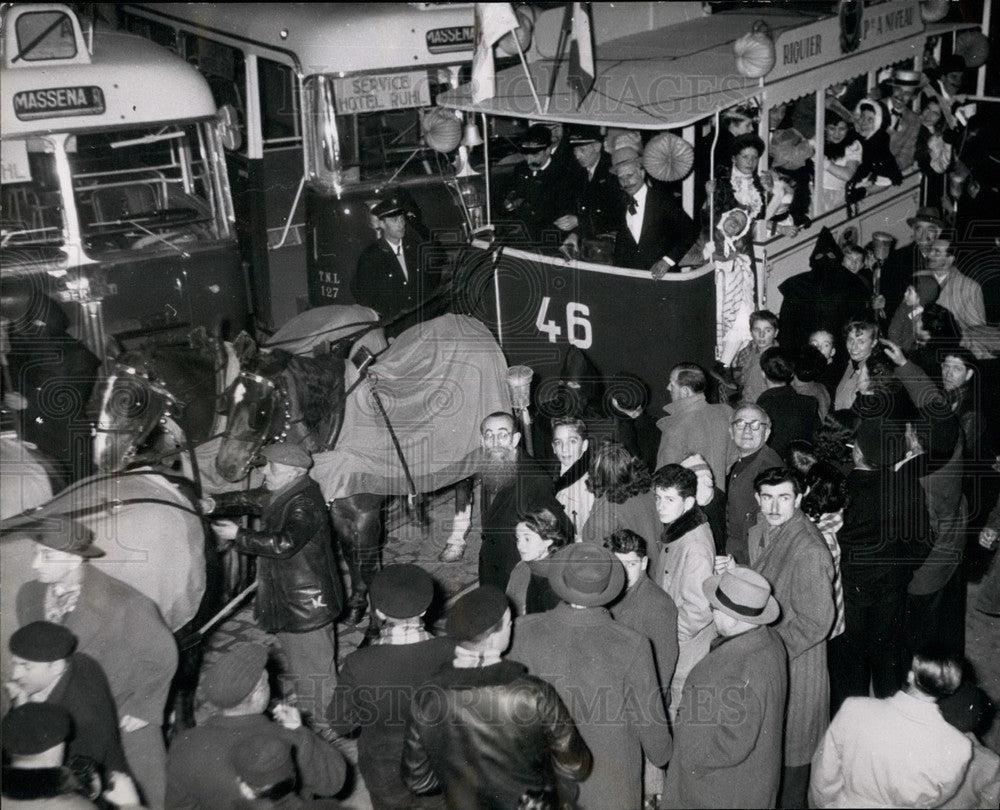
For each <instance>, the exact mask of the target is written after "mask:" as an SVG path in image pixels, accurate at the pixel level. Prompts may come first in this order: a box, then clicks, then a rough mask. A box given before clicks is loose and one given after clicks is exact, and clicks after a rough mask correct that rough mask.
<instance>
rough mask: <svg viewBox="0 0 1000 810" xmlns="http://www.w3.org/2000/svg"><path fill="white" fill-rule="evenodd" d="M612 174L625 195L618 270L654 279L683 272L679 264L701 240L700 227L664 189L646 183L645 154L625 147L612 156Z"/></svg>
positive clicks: (617, 245)
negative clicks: (630, 270) (647, 274)
mask: <svg viewBox="0 0 1000 810" xmlns="http://www.w3.org/2000/svg"><path fill="white" fill-rule="evenodd" d="M611 171H612V173H614V174H615V175H617V176H618V182H619V184H620V185H621V187H622V191H624V192H625V207H624V210H623V211H622V215H621V217H620V219H619V220H618V235H617V237H616V238H615V257H614V265H615V267H631V268H634V269H637V270H649V271H650V272H651V273H652V275H653V278H654V279H659V278H663V276H665V275H666V274H667V273H669V272H676V271H678V270H680V267H679V263H680V260H681V259H683V258H684V255H685V254H686V253H687V252H688V250H690V248H691V246H692V245H693V244H694V242H695V240H696V239H697V238H698V226H697V225H695V223H694V220H692V219H691V217H689V216H688V215H687V212H685V211H684V209H683V208H681V207H680V206H679V205H678V204H677V203H676V202H674V200H673V198H672V197H671V196H670V194H669V193H668V192H667V191H666V190H664V188H663V187H662V186H658V185H651V184H650V183H649V181H648V180H647V179H646V170H645V168H643V165H642V154H641V153H640V152H639V150H638V149H636V148H635V147H634V146H622V147H619V148H618V149H615V151H614V152H613V153H612V155H611Z"/></svg>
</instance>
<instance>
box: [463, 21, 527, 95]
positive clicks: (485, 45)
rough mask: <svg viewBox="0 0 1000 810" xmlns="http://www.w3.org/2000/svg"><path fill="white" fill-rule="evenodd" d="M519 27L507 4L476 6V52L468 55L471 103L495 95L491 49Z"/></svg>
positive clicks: (494, 76) (494, 73) (494, 75)
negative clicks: (469, 61) (470, 55)
mask: <svg viewBox="0 0 1000 810" xmlns="http://www.w3.org/2000/svg"><path fill="white" fill-rule="evenodd" d="M519 25H520V21H519V20H518V19H517V15H516V14H515V13H514V8H513V7H512V6H511V4H510V3H476V50H475V52H474V53H473V55H472V101H473V103H479V102H480V101H485V100H486V99H488V98H493V96H495V95H496V71H495V68H494V66H493V46H494V45H495V44H496V43H497V41H498V40H499V39H500V38H501V37H502V36H503V35H504V34H506V33H508V32H510V31H513V30H514V29H515V28H517V27H518V26H519Z"/></svg>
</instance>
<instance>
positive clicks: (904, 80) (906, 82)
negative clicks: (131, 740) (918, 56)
mask: <svg viewBox="0 0 1000 810" xmlns="http://www.w3.org/2000/svg"><path fill="white" fill-rule="evenodd" d="M923 80H924V75H923V74H922V73H921V72H920V71H919V70H900V69H896V70H894V71H893V72H892V77H891V78H890V79H889V84H894V85H896V87H920V85H921V84H922V83H923Z"/></svg>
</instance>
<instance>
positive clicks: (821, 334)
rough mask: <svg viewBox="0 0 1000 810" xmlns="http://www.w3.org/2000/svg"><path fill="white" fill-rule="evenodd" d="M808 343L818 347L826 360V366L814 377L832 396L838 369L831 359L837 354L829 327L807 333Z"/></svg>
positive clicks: (837, 380)
mask: <svg viewBox="0 0 1000 810" xmlns="http://www.w3.org/2000/svg"><path fill="white" fill-rule="evenodd" d="M809 345H810V346H813V347H815V348H816V349H818V350H819V353H820V354H822V355H823V357H824V359H825V360H826V366H825V367H824V369H823V371H822V372H821V373H820V375H819V376H818V377H817V378H816V379H817V381H818V382H821V383H823V385H825V386H826V390H827V391H829V392H830V397H831V398H832V397H833V395H834V394H835V393H836V391H837V383H839V382H840V369H839V368H838V367H837V364H836V363H835V362H834V360H833V358H834V356H835V355H836V354H837V339H836V338H835V337H834V336H833V332H831V331H830V330H829V329H817V330H816V331H815V332H813V333H812V334H811V335H809Z"/></svg>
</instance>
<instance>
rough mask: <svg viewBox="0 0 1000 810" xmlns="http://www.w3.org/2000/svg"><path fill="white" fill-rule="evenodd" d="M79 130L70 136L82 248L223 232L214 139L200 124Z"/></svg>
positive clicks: (110, 248) (160, 242) (117, 247)
mask: <svg viewBox="0 0 1000 810" xmlns="http://www.w3.org/2000/svg"><path fill="white" fill-rule="evenodd" d="M204 126H208V124H191V125H188V126H186V127H175V126H164V127H158V128H156V129H136V130H124V131H115V132H113V133H108V132H103V133H94V134H80V135H77V136H74V137H72V138H70V139H68V141H67V147H66V148H67V152H68V153H69V154H68V157H69V162H70V169H71V172H72V176H73V191H74V196H75V199H76V205H77V209H78V211H79V216H80V225H81V232H82V236H83V240H84V246H85V247H86V248H87V250H88V251H89V252H91V253H93V254H102V253H107V252H114V251H121V250H129V249H136V248H147V247H156V248H166V247H167V244H166V243H171V244H173V243H175V242H194V241H198V240H203V239H211V238H218V237H219V234H220V223H219V218H218V214H217V213H216V212H214V210H213V196H212V192H211V174H210V170H209V167H208V166H206V164H205V161H204V160H203V157H207V155H206V153H205V150H206V149H207V144H208V139H206V138H205V137H204V133H201V132H199V131H198V127H204Z"/></svg>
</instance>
